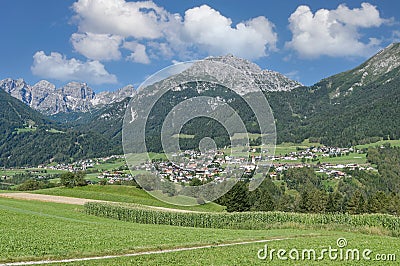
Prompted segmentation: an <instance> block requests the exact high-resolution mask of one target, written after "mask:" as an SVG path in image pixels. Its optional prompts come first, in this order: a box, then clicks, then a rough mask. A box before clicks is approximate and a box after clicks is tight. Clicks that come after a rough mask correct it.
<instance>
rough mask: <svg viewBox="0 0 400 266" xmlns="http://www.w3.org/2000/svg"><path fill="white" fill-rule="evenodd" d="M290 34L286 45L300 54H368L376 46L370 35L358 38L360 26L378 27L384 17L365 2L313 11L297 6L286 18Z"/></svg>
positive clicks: (306, 56)
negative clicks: (369, 37)
mask: <svg viewBox="0 0 400 266" xmlns="http://www.w3.org/2000/svg"><path fill="white" fill-rule="evenodd" d="M289 23H290V24H289V28H290V30H291V31H292V34H293V37H292V40H291V41H290V42H287V43H286V47H289V48H292V49H294V50H295V51H297V53H298V54H299V55H300V56H301V57H304V58H315V57H318V56H321V55H327V56H368V55H370V54H371V53H373V52H374V51H376V50H377V49H378V45H379V42H377V39H375V38H371V39H370V40H369V42H363V41H361V34H360V33H359V29H360V28H370V27H379V26H380V25H382V23H385V20H384V19H382V18H381V17H380V14H379V11H378V10H377V9H376V7H375V6H373V5H371V4H369V3H363V4H361V8H355V9H349V8H348V7H347V6H345V5H339V6H338V8H337V9H335V10H327V9H320V10H318V11H316V12H315V14H313V13H312V12H311V10H310V8H309V7H308V6H304V5H303V6H299V7H298V8H297V10H296V11H295V12H294V13H293V14H291V16H290V18H289Z"/></svg>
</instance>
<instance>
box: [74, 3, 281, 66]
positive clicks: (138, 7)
mask: <svg viewBox="0 0 400 266" xmlns="http://www.w3.org/2000/svg"><path fill="white" fill-rule="evenodd" d="M72 8H73V10H74V12H75V16H74V20H75V22H76V23H77V25H78V32H77V33H75V34H73V35H72V37H71V41H72V44H73V45H74V48H75V50H76V51H77V52H79V53H81V54H82V55H84V56H86V57H87V58H89V59H95V60H115V59H119V58H120V54H121V51H120V50H119V49H121V48H122V49H123V48H125V49H126V47H124V46H122V47H121V46H120V43H121V40H122V42H132V41H133V42H135V43H139V42H140V43H141V45H139V46H137V47H135V49H134V50H135V51H133V53H132V54H131V55H130V56H129V58H130V59H132V60H133V61H135V62H141V63H145V64H147V63H149V62H150V60H149V57H150V58H157V59H159V58H162V59H164V60H165V59H168V60H170V59H172V58H173V57H174V56H177V58H180V59H193V58H190V55H191V56H193V55H195V54H200V55H222V54H227V53H232V54H234V55H237V56H240V57H245V58H248V59H256V58H260V57H264V56H266V55H267V53H268V51H271V50H275V49H276V46H275V45H276V42H277V34H276V33H275V31H274V25H273V24H272V23H271V22H270V21H269V20H268V19H267V18H265V17H257V18H253V19H250V20H248V21H244V22H241V23H238V24H237V25H232V21H231V19H229V18H227V17H225V16H223V15H221V14H220V13H219V12H218V11H216V10H214V9H212V8H211V7H209V6H207V5H202V6H200V7H195V8H192V9H188V10H187V11H186V12H185V15H184V17H182V16H181V15H179V14H172V13H169V12H168V11H166V10H165V9H164V8H162V7H160V6H158V5H157V4H155V3H154V2H152V1H145V2H126V1H125V0H108V1H99V0H79V1H77V2H76V3H74V4H73V7H72ZM119 38H121V40H120V39H119ZM117 50H119V51H117Z"/></svg>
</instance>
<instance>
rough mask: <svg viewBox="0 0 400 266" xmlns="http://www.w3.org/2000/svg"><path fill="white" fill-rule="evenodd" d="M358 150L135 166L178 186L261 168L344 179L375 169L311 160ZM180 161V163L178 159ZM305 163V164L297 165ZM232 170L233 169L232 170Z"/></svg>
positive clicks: (112, 177)
mask: <svg viewBox="0 0 400 266" xmlns="http://www.w3.org/2000/svg"><path fill="white" fill-rule="evenodd" d="M351 152H359V151H354V149H353V148H337V147H310V148H307V149H303V150H299V151H296V152H290V153H288V154H285V155H274V156H266V155H259V156H251V157H250V158H248V157H246V156H242V157H241V156H235V157H234V156H227V155H225V154H224V153H223V152H221V151H209V152H207V153H202V152H199V151H194V150H186V151H183V152H182V153H180V154H172V155H171V156H172V157H173V160H172V161H174V162H172V161H168V160H164V161H158V162H155V163H154V162H146V163H143V164H141V165H138V166H135V169H134V170H147V171H149V170H152V169H153V170H154V169H156V170H157V172H158V173H159V174H160V175H161V176H162V177H164V178H166V179H169V180H171V181H173V182H176V183H182V182H183V183H188V182H190V181H192V180H193V179H195V178H196V179H199V180H200V181H202V182H204V181H209V180H213V181H217V182H218V181H223V180H224V178H225V177H226V174H227V171H230V170H231V169H240V170H241V172H242V173H243V172H244V173H245V174H251V173H253V172H254V170H256V169H257V168H259V167H263V168H265V169H269V168H270V167H271V169H273V171H270V172H269V175H270V176H271V178H273V179H274V178H276V177H277V176H278V175H279V174H280V173H282V172H283V171H285V170H287V169H289V168H300V167H312V168H314V169H315V171H316V172H317V173H324V174H327V175H328V176H329V177H332V178H342V177H344V176H346V173H345V171H344V169H345V168H347V169H360V170H374V168H372V167H370V166H368V167H366V166H361V165H358V164H347V165H343V164H329V163H318V164H308V163H306V161H307V162H308V161H309V160H317V159H318V157H319V156H322V157H337V156H344V155H348V154H349V153H351ZM120 158H123V155H112V156H109V157H104V158H96V159H86V160H80V161H77V162H74V163H70V164H56V165H47V166H45V165H39V166H38V168H45V169H55V170H64V171H85V170H89V169H90V168H93V167H94V166H95V165H99V164H103V163H105V162H107V161H109V160H112V159H120ZM175 159H176V160H175ZM295 161H301V162H298V163H297V162H295ZM228 169H229V170H228ZM98 178H99V179H105V180H107V182H108V183H110V184H113V183H115V182H117V181H131V180H133V179H134V177H133V176H132V175H131V174H129V173H127V172H125V171H117V170H111V171H103V172H102V173H100V174H99V175H98Z"/></svg>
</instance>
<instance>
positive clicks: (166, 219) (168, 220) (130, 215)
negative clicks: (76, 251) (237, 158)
mask: <svg viewBox="0 0 400 266" xmlns="http://www.w3.org/2000/svg"><path fill="white" fill-rule="evenodd" d="M85 212H86V213H87V214H89V215H95V216H100V217H106V218H113V219H117V220H122V221H129V222H134V223H142V224H163V225H174V226H185V227H201V228H224V229H266V228H269V227H270V226H271V225H273V224H284V223H294V224H303V225H346V226H347V225H348V226H352V227H362V226H365V227H380V228H385V229H387V230H390V231H391V232H392V233H394V234H395V235H400V217H396V216H392V215H387V214H362V215H350V214H304V213H285V212H238V213H206V212H173V211H164V210H154V209H148V208H145V207H141V206H128V205H123V204H109V203H97V202H88V203H86V204H85Z"/></svg>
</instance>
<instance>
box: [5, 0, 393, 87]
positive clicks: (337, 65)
mask: <svg viewBox="0 0 400 266" xmlns="http://www.w3.org/2000/svg"><path fill="white" fill-rule="evenodd" d="M0 10H1V11H2V12H1V16H0V25H1V27H0V34H1V36H2V38H1V41H0V53H1V60H0V79H2V78H6V77H11V78H20V77H21V78H24V79H25V80H26V81H27V82H28V83H30V84H34V83H36V82H37V81H39V80H41V79H47V80H49V81H51V82H53V83H55V84H56V85H57V86H61V85H63V84H65V83H66V82H68V81H72V80H76V81H85V82H87V83H88V84H89V85H90V86H91V87H92V88H94V89H95V90H96V91H102V90H114V89H117V88H120V87H123V86H125V85H127V84H134V85H136V86H138V85H139V84H140V83H141V82H142V81H144V80H145V78H146V77H147V76H149V75H151V74H153V73H154V72H156V71H158V70H160V69H162V68H164V67H166V66H168V65H170V64H172V63H174V62H179V61H187V60H193V59H202V58H204V57H206V56H209V55H223V54H227V53H232V54H234V55H236V56H239V57H244V58H247V59H249V60H251V61H253V62H255V63H257V64H258V65H260V66H261V68H263V69H271V70H275V71H279V72H281V73H283V74H285V75H287V76H289V77H291V78H293V79H296V80H298V81H300V82H302V83H303V84H305V85H312V84H314V83H315V82H318V81H319V80H320V79H322V78H325V77H328V76H330V75H333V74H336V73H338V72H342V71H346V70H349V69H351V68H353V67H355V66H357V65H359V64H360V63H362V62H364V61H365V60H366V59H367V58H368V57H370V56H371V55H373V54H374V53H376V52H377V51H378V50H380V49H382V48H384V47H386V46H387V45H389V44H390V43H392V42H399V41H400V15H399V12H398V10H400V2H399V1H397V0H392V1H388V0H380V1H294V0H281V1H265V0H260V1H251V0H248V1H165V0H164V1H147V2H127V1H125V0H104V1H99V0H79V1H78V0H77V1H72V0H63V1H54V0H36V1H31V0H2V1H0Z"/></svg>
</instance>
